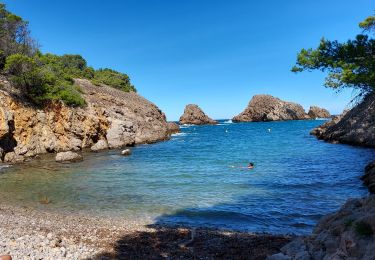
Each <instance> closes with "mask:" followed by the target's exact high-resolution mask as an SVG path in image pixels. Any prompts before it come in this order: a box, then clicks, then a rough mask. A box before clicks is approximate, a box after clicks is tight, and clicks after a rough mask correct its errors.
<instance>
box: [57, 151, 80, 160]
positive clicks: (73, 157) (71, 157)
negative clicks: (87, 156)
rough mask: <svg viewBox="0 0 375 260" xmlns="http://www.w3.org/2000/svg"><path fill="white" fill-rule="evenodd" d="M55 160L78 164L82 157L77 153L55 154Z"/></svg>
mask: <svg viewBox="0 0 375 260" xmlns="http://www.w3.org/2000/svg"><path fill="white" fill-rule="evenodd" d="M55 160H56V162H79V161H82V160H83V157H82V156H81V155H79V154H78V153H74V152H71V151H68V152H60V153H57V154H56V158H55Z"/></svg>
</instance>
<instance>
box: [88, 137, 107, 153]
mask: <svg viewBox="0 0 375 260" xmlns="http://www.w3.org/2000/svg"><path fill="white" fill-rule="evenodd" d="M90 149H91V151H93V152H97V151H100V150H106V149H108V143H107V141H106V140H99V141H98V142H96V143H95V144H94V145H93V146H91V148H90Z"/></svg>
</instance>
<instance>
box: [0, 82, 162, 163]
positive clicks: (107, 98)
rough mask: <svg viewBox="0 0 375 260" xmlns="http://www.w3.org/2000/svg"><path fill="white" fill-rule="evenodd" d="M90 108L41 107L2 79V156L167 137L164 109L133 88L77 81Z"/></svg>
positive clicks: (26, 155) (16, 159) (17, 156)
mask: <svg viewBox="0 0 375 260" xmlns="http://www.w3.org/2000/svg"><path fill="white" fill-rule="evenodd" d="M76 84H77V85H78V86H79V87H80V89H81V91H82V93H83V97H84V98H85V100H86V103H87V106H86V107H84V108H72V107H67V106H65V105H64V104H63V103H61V102H55V103H51V104H50V105H48V106H47V107H45V108H44V109H38V108H36V107H34V106H33V105H32V104H30V103H27V102H26V101H25V100H23V99H22V97H20V95H18V94H17V93H16V92H15V89H13V88H12V87H11V86H10V84H9V83H8V82H7V81H6V80H4V79H2V80H1V82H0V158H1V160H2V161H4V162H19V161H23V160H25V159H26V158H29V157H33V156H35V155H37V154H41V153H47V152H58V151H68V150H80V149H82V148H89V147H91V146H93V145H95V144H96V143H98V142H100V143H102V144H103V143H105V144H107V147H109V148H118V147H122V146H127V145H134V144H140V143H152V142H156V141H159V140H164V139H167V138H168V136H169V135H168V130H167V122H166V118H165V115H164V114H163V113H162V112H161V111H160V109H159V108H158V107H157V106H155V105H154V104H152V103H151V102H149V101H147V100H146V99H144V98H143V97H141V96H139V95H138V94H136V93H134V92H129V93H127V92H123V91H120V90H117V89H114V88H111V87H108V86H105V85H102V86H95V85H93V84H91V83H90V82H89V81H88V80H80V79H77V80H76Z"/></svg>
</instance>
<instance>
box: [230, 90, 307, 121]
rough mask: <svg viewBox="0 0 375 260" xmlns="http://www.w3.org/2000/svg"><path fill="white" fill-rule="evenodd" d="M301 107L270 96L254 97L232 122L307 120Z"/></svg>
mask: <svg viewBox="0 0 375 260" xmlns="http://www.w3.org/2000/svg"><path fill="white" fill-rule="evenodd" d="M308 118H309V116H308V115H306V112H305V110H304V109H303V107H302V106H301V105H299V104H297V103H292V102H287V101H283V100H281V99H279V98H276V97H273V96H271V95H255V96H254V97H253V98H252V99H251V100H250V102H249V104H248V106H247V108H246V109H245V110H244V111H243V112H242V113H240V114H239V115H237V116H235V117H233V119H232V121H233V122H262V121H282V120H302V119H308Z"/></svg>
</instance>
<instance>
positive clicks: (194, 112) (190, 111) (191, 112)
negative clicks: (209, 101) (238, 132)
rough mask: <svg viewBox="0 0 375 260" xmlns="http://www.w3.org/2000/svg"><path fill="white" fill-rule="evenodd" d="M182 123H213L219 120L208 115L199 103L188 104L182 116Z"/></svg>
mask: <svg viewBox="0 0 375 260" xmlns="http://www.w3.org/2000/svg"><path fill="white" fill-rule="evenodd" d="M180 124H191V125H213V124H217V122H216V121H215V120H213V119H211V118H210V117H208V116H207V115H206V114H205V113H204V112H203V111H202V109H201V108H200V107H199V106H197V105H193V104H190V105H187V106H186V107H185V110H184V114H183V115H182V116H181V117H180Z"/></svg>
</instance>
